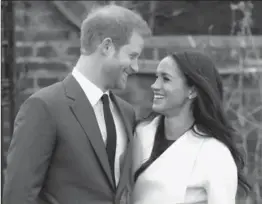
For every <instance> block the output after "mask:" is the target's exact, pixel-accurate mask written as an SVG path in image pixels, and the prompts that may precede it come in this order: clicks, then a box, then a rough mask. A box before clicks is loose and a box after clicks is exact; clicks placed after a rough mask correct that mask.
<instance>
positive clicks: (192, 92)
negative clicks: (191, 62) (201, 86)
mask: <svg viewBox="0 0 262 204" xmlns="http://www.w3.org/2000/svg"><path fill="white" fill-rule="evenodd" d="M196 97H197V92H196V89H195V87H194V86H193V87H191V88H190V90H189V94H188V98H189V99H190V100H191V99H194V98H196Z"/></svg>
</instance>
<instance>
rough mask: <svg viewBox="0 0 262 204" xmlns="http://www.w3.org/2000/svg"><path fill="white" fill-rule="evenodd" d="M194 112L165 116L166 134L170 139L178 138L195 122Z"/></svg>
mask: <svg viewBox="0 0 262 204" xmlns="http://www.w3.org/2000/svg"><path fill="white" fill-rule="evenodd" d="M194 121H195V120H194V117H193V114H192V113H189V114H184V113H183V114H182V113H180V114H179V115H176V116H172V117H170V116H166V117H165V135H166V139H168V140H177V139H178V138H179V137H180V136H182V135H183V134H184V133H185V132H186V131H187V130H189V129H190V128H191V127H192V126H193V124H194Z"/></svg>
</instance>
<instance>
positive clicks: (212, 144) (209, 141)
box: [204, 137, 230, 154]
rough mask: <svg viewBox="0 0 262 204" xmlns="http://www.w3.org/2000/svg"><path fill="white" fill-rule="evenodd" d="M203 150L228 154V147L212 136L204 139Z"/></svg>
mask: <svg viewBox="0 0 262 204" xmlns="http://www.w3.org/2000/svg"><path fill="white" fill-rule="evenodd" d="M204 150H205V151H208V152H213V153H215V154H223V153H224V154H228V153H230V151H229V149H228V147H227V146H226V145H225V144H224V143H223V142H221V141H219V140H218V139H216V138H214V137H209V138H206V139H205V143H204Z"/></svg>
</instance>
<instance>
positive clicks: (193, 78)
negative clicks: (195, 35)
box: [135, 51, 251, 193]
mask: <svg viewBox="0 0 262 204" xmlns="http://www.w3.org/2000/svg"><path fill="white" fill-rule="evenodd" d="M170 56H171V57H172V59H173V60H175V61H176V62H177V64H178V66H179V68H180V70H181V72H182V73H183V74H184V76H185V78H186V82H187V84H188V85H189V86H193V87H194V88H195V90H196V92H197V97H196V98H195V99H194V101H193V103H192V110H193V116H194V119H195V125H196V127H197V129H198V130H200V131H202V132H205V133H206V136H207V137H214V138H216V139H217V140H219V141H220V142H222V143H223V144H225V145H226V146H227V147H228V149H229V150H230V152H231V154H232V156H233V158H234V160H235V163H236V165H237V168H238V183H239V185H240V187H242V188H243V190H244V192H245V193H248V192H249V191H250V190H251V186H250V185H249V183H248V182H247V180H246V178H245V176H244V175H243V168H244V159H243V156H242V154H241V153H240V152H239V151H238V149H237V147H236V143H235V137H239V136H240V135H239V134H238V133H237V132H236V130H235V129H234V128H233V127H232V125H231V123H230V121H229V120H228V118H227V116H226V112H225V110H224V108H223V85H222V80H221V77H220V75H219V73H218V71H217V69H216V68H215V65H214V63H213V62H212V60H211V59H210V58H209V57H207V56H206V55H204V54H202V53H200V52H192V51H186V52H179V53H172V54H170ZM156 115H157V114H156V113H152V114H150V117H149V118H150V119H149V120H151V119H152V118H153V117H155V116H156ZM146 120H148V118H146ZM193 130H194V129H193ZM196 133H197V132H196ZM141 167H142V168H143V165H142V166H141ZM141 167H140V168H141ZM140 171H141V170H139V169H138V170H137V172H140ZM140 173H141V172H140ZM137 177H138V175H136V178H135V179H137Z"/></svg>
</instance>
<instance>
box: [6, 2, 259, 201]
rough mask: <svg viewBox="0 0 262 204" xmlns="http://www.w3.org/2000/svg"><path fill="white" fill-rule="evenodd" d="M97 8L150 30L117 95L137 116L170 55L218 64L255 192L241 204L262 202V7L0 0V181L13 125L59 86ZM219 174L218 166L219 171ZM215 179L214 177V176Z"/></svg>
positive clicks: (253, 4)
mask: <svg viewBox="0 0 262 204" xmlns="http://www.w3.org/2000/svg"><path fill="white" fill-rule="evenodd" d="M99 4H118V5H122V6H125V7H127V8H130V9H133V10H136V11H138V12H139V13H141V15H142V16H143V17H144V18H145V19H146V20H147V22H148V23H149V25H150V26H151V28H152V30H153V37H151V38H150V39H147V41H146V47H145V49H144V51H143V53H142V56H141V58H140V71H139V73H137V74H135V75H132V76H130V77H129V79H128V86H127V89H126V90H125V91H121V92H116V94H118V95H119V96H121V97H122V98H123V99H125V100H127V101H128V102H130V103H131V104H133V105H134V106H135V108H136V110H137V116H138V117H141V116H143V115H144V114H146V113H147V112H148V111H149V108H150V106H151V98H152V93H151V91H150V85H151V84H152V83H153V81H154V71H155V69H156V66H157V63H158V62H159V60H160V59H161V58H163V57H164V56H165V55H166V54H167V53H168V52H170V51H178V50H186V49H196V50H198V51H202V52H204V53H206V54H207V55H209V56H210V57H211V58H212V59H213V60H214V62H215V64H216V66H217V68H218V70H219V72H220V74H221V76H222V78H223V83H224V89H225V108H226V110H227V114H228V116H229V118H230V120H231V121H232V123H233V125H234V127H235V128H236V129H237V130H238V131H239V132H240V133H241V138H239V141H238V146H239V148H240V149H241V150H242V151H243V152H244V153H245V155H246V157H245V158H246V162H247V165H246V168H245V174H246V175H247V177H248V180H249V181H250V183H251V184H252V187H253V191H252V192H251V194H250V196H249V197H248V198H245V199H244V198H243V195H242V194H241V192H239V194H238V204H261V203H262V23H261V20H262V1H197V0H195V1H6V0H4V1H3V0H2V1H1V46H2V47H1V99H2V100H1V114H2V115H1V127H2V128H1V136H2V137H1V139H2V143H1V144H2V148H1V149H2V154H1V155H2V160H1V161H2V183H3V182H4V170H5V167H6V154H7V150H8V146H9V143H10V140H11V137H12V131H13V122H14V118H15V115H16V113H17V111H18V110H19V107H20V105H21V103H23V102H24V101H25V100H26V99H27V98H28V97H29V96H30V95H31V94H32V93H34V92H35V91H37V90H39V89H40V88H43V87H45V86H48V85H51V84H53V83H55V82H57V81H59V80H62V79H63V78H64V77H65V76H66V75H67V74H68V73H69V72H70V71H71V70H72V68H73V66H74V64H75V63H76V60H77V59H78V56H79V54H80V50H79V45H80V42H79V37H80V25H81V21H82V20H83V19H84V18H85V17H86V15H87V14H88V12H89V10H90V9H91V8H92V7H93V6H96V5H99ZM221 168H223V167H221ZM218 176H219V175H218Z"/></svg>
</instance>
